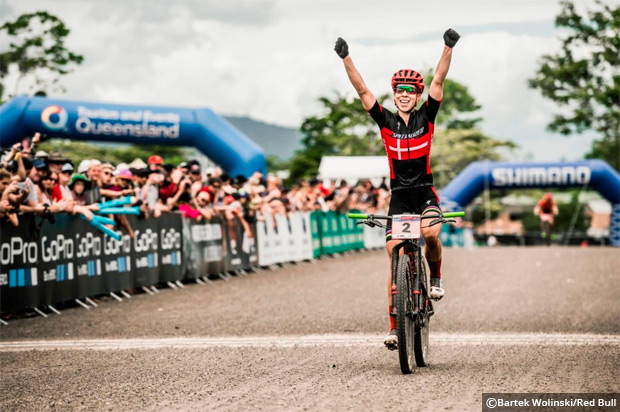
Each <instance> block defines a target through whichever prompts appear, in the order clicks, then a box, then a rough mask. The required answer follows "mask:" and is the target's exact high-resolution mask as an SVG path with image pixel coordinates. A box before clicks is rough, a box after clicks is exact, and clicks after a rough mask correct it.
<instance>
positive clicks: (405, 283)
mask: <svg viewBox="0 0 620 412" xmlns="http://www.w3.org/2000/svg"><path fill="white" fill-rule="evenodd" d="M411 281H412V279H411V266H410V265H409V256H407V255H402V256H400V257H399V259H398V265H397V267H396V295H394V309H396V334H397V336H398V359H399V361H400V370H401V371H402V372H403V373H404V374H408V373H411V372H412V371H413V357H414V348H413V347H414V344H413V332H414V323H413V302H412V290H413V289H412V287H411Z"/></svg>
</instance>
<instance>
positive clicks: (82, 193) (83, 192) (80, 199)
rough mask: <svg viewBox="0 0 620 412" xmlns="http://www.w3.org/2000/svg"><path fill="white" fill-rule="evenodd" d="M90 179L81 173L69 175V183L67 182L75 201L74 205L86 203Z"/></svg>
mask: <svg viewBox="0 0 620 412" xmlns="http://www.w3.org/2000/svg"><path fill="white" fill-rule="evenodd" d="M90 186H91V181H90V180H88V179H87V178H86V176H84V175H82V174H76V175H73V176H71V183H69V189H71V197H72V198H73V200H74V201H75V204H76V205H79V206H85V205H88V204H89V203H88V190H89V189H90Z"/></svg>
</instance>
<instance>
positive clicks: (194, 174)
mask: <svg viewBox="0 0 620 412" xmlns="http://www.w3.org/2000/svg"><path fill="white" fill-rule="evenodd" d="M190 164H191V166H190V169H189V175H190V177H191V179H192V186H191V194H192V197H193V196H196V194H197V193H198V192H199V191H200V189H202V186H203V182H202V172H201V169H200V163H198V162H197V161H193V162H190Z"/></svg>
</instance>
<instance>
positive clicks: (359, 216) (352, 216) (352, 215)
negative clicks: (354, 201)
mask: <svg viewBox="0 0 620 412" xmlns="http://www.w3.org/2000/svg"><path fill="white" fill-rule="evenodd" d="M461 216H465V212H464V211H459V212H446V213H441V214H437V215H435V214H433V215H425V216H421V217H420V218H421V219H432V218H437V217H443V218H450V217H461ZM347 217H348V218H349V219H382V220H391V219H392V216H384V215H373V214H367V213H348V214H347Z"/></svg>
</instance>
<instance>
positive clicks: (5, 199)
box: [0, 168, 19, 227]
mask: <svg viewBox="0 0 620 412" xmlns="http://www.w3.org/2000/svg"><path fill="white" fill-rule="evenodd" d="M18 191H19V186H17V183H16V182H11V174H10V173H9V171H8V170H6V169H4V168H1V169H0V221H3V220H8V221H9V222H10V223H11V224H12V225H13V226H15V227H17V226H18V225H19V220H18V218H17V210H18V209H17V207H16V205H18V204H19V203H18V202H11V200H10V198H9V195H10V194H13V195H15V194H16V193H18Z"/></svg>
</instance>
